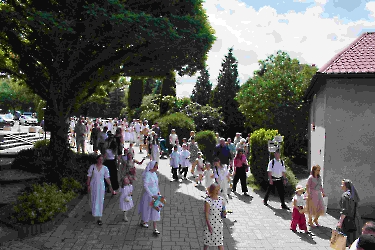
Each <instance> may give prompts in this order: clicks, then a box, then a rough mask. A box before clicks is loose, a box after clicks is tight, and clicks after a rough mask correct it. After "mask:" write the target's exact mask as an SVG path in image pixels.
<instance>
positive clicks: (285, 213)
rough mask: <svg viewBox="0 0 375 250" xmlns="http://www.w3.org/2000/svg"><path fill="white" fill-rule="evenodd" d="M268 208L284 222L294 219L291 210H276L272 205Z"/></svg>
mask: <svg viewBox="0 0 375 250" xmlns="http://www.w3.org/2000/svg"><path fill="white" fill-rule="evenodd" d="M268 207H269V208H271V209H272V210H273V212H274V213H275V215H276V216H278V217H280V218H282V219H284V220H288V221H290V220H291V219H292V213H291V212H290V211H289V210H286V209H282V208H274V207H272V206H270V205H268Z"/></svg>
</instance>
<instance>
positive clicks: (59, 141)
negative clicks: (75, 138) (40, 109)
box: [48, 105, 70, 182]
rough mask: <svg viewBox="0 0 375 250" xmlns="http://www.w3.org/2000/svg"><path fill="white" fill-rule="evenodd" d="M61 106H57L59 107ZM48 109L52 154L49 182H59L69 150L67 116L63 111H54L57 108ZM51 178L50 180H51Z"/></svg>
mask: <svg viewBox="0 0 375 250" xmlns="http://www.w3.org/2000/svg"><path fill="white" fill-rule="evenodd" d="M61 106H62V105H59V107H61ZM49 107H50V110H49V111H50V113H49V116H48V119H49V124H50V128H49V131H50V132H51V138H50V152H51V154H52V165H51V166H50V167H51V169H50V170H51V171H48V173H49V175H50V176H49V177H50V178H49V180H56V182H58V181H59V180H61V173H62V170H63V169H65V166H66V162H67V159H68V157H69V153H70V148H69V143H68V132H69V123H68V118H69V115H68V114H67V112H66V111H65V110H56V109H58V107H55V109H54V108H53V106H52V105H51V106H49ZM51 178H52V179H51Z"/></svg>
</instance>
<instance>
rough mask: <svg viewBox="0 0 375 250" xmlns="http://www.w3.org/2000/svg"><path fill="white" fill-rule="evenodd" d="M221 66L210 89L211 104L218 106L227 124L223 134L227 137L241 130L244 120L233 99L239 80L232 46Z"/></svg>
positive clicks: (238, 86)
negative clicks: (215, 82) (215, 81)
mask: <svg viewBox="0 0 375 250" xmlns="http://www.w3.org/2000/svg"><path fill="white" fill-rule="evenodd" d="M221 66H222V69H220V73H219V77H218V83H217V85H216V87H215V88H214V90H213V91H212V96H211V106H212V107H215V108H220V112H221V113H222V115H223V118H224V122H225V124H226V125H227V128H226V130H225V131H224V133H223V136H224V137H227V136H233V134H235V133H236V132H237V131H243V130H244V121H245V118H244V116H243V115H242V114H241V113H240V111H239V110H238V107H239V105H238V103H237V101H236V100H235V99H234V98H235V97H236V94H237V92H238V91H239V89H240V80H239V78H238V69H237V67H238V61H237V59H236V58H235V57H234V56H233V48H230V49H229V52H228V55H226V56H225V59H224V60H223V62H222V64H221Z"/></svg>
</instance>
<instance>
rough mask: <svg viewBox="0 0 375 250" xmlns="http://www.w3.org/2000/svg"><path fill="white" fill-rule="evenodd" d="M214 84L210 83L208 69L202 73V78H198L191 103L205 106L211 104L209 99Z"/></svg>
mask: <svg viewBox="0 0 375 250" xmlns="http://www.w3.org/2000/svg"><path fill="white" fill-rule="evenodd" d="M211 91H212V84H211V82H210V74H209V73H208V70H207V69H203V70H201V71H200V76H198V78H197V82H196V83H195V86H194V89H193V92H192V94H191V97H190V99H191V101H193V102H196V103H199V104H201V105H203V106H205V105H206V104H209V98H207V97H210V96H211Z"/></svg>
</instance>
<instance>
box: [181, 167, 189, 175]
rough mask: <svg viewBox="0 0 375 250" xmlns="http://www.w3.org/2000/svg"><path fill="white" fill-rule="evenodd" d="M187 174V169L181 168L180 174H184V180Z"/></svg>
mask: <svg viewBox="0 0 375 250" xmlns="http://www.w3.org/2000/svg"><path fill="white" fill-rule="evenodd" d="M187 172H188V167H181V170H180V174H182V173H184V178H186V175H187Z"/></svg>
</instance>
